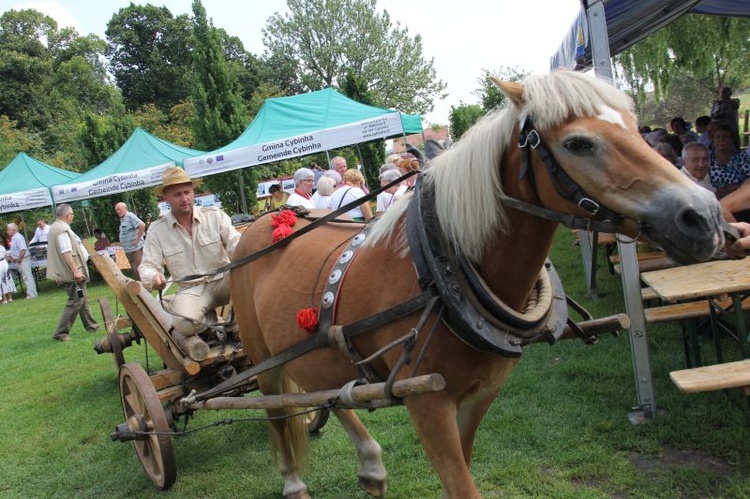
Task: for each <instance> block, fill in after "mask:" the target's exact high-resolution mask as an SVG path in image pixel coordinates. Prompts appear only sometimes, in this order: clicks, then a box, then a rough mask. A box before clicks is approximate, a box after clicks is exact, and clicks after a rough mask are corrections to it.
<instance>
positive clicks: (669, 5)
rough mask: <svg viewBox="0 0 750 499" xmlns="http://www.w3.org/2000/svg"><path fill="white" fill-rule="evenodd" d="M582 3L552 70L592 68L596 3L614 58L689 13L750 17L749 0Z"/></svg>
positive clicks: (621, 0) (552, 61) (606, 1)
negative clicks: (591, 32) (592, 13)
mask: <svg viewBox="0 0 750 499" xmlns="http://www.w3.org/2000/svg"><path fill="white" fill-rule="evenodd" d="M583 3H584V4H588V5H583V6H582V7H581V11H580V12H579V14H578V17H577V18H576V20H575V22H574V23H573V25H572V26H571V28H570V31H569V32H568V35H567V36H566V37H565V38H564V39H563V42H562V44H561V45H560V48H559V49H558V50H557V52H556V53H555V55H553V56H552V59H551V61H550V66H551V67H552V68H557V67H567V68H568V69H576V70H586V69H589V68H591V66H592V59H591V44H590V42H589V27H588V18H587V15H586V11H587V8H589V9H590V8H591V6H592V5H593V4H595V3H602V4H603V5H604V12H605V15H606V20H607V33H608V36H609V51H610V54H611V55H613V56H614V55H617V54H619V53H620V52H622V51H623V50H625V49H627V48H628V47H630V46H632V45H634V44H636V43H637V42H639V41H640V40H642V39H644V38H646V37H647V36H649V35H650V34H652V33H654V32H656V31H658V30H659V29H661V28H663V27H664V26H666V25H667V24H669V23H671V22H672V21H674V20H676V19H677V18H679V17H681V16H682V15H684V14H686V13H688V12H692V13H695V14H712V15H721V16H729V17H750V0H597V1H591V2H583ZM688 36H693V37H694V38H695V40H696V43H700V35H699V34H697V33H693V34H690V35H688ZM738 43H746V41H745V42H740V41H738Z"/></svg>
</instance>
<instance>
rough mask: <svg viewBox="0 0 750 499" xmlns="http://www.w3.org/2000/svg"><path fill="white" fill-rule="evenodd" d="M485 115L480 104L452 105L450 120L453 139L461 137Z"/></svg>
mask: <svg viewBox="0 0 750 499" xmlns="http://www.w3.org/2000/svg"><path fill="white" fill-rule="evenodd" d="M482 116H484V110H483V109H482V107H481V106H480V105H479V104H464V103H463V102H462V103H461V104H459V106H458V107H454V106H451V112H450V114H449V115H448V121H449V124H450V129H451V138H452V139H453V141H454V142H455V141H457V140H460V139H461V136H462V135H463V134H464V133H465V132H466V130H468V129H469V128H471V126H472V125H473V124H474V123H476V122H477V121H479V119H480V118H481V117H482Z"/></svg>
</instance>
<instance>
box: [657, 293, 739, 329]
mask: <svg viewBox="0 0 750 499" xmlns="http://www.w3.org/2000/svg"><path fill="white" fill-rule="evenodd" d="M731 304H732V300H731V299H728V298H727V299H724V300H719V301H718V305H719V306H720V307H721V308H727V307H729V306H730V305H731ZM742 309H743V310H749V309H750V297H748V298H745V300H744V301H743V302H742ZM709 313H710V309H709V306H708V301H707V300H700V301H691V302H687V303H675V304H671V305H662V306H660V307H651V308H647V309H645V310H644V311H643V315H644V316H645V317H646V321H647V322H652V323H655V322H668V321H680V320H685V319H696V318H698V317H706V316H708V314H709Z"/></svg>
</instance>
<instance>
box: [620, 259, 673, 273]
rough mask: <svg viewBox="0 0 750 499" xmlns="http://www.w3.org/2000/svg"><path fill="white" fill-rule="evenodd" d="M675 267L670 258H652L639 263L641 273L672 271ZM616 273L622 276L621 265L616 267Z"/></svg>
mask: <svg viewBox="0 0 750 499" xmlns="http://www.w3.org/2000/svg"><path fill="white" fill-rule="evenodd" d="M674 266H675V263H674V262H673V261H672V259H670V258H669V257H666V256H664V257H661V258H652V259H650V260H643V261H639V262H638V270H639V271H640V272H652V271H654V270H663V269H671V268H672V267H674ZM614 269H615V272H617V273H618V274H622V269H621V268H620V264H619V263H618V264H617V265H615V266H614Z"/></svg>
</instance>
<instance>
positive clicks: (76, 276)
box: [73, 269, 83, 282]
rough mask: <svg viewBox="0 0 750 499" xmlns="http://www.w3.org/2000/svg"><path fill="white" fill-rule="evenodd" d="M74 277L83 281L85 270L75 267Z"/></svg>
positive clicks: (77, 280)
mask: <svg viewBox="0 0 750 499" xmlns="http://www.w3.org/2000/svg"><path fill="white" fill-rule="evenodd" d="M73 279H75V281H76V282H83V272H81V271H80V270H78V269H75V270H74V271H73Z"/></svg>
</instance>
